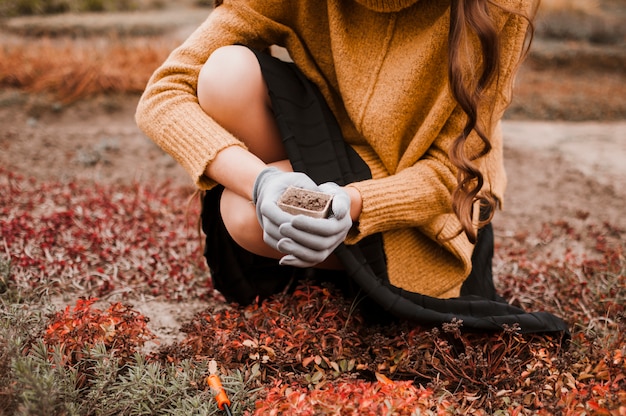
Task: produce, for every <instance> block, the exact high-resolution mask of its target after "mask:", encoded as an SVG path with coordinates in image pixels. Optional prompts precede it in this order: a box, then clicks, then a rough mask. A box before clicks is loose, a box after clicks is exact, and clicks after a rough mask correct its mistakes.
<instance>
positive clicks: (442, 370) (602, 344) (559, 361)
mask: <svg viewBox="0 0 626 416" xmlns="http://www.w3.org/2000/svg"><path fill="white" fill-rule="evenodd" d="M189 195H190V191H189V189H186V188H185V189H181V188H176V187H173V186H171V185H168V184H160V185H147V184H144V185H135V186H120V185H116V186H110V185H109V186H98V185H93V184H92V183H87V182H85V183H82V182H67V183H48V182H38V181H34V180H29V179H26V178H22V177H19V176H16V175H14V174H12V173H10V172H7V171H2V170H0V236H1V237H0V239H1V242H0V255H2V256H4V257H3V258H4V259H5V261H8V262H10V265H11V272H10V276H9V282H8V283H9V285H15V286H18V287H22V288H27V289H28V288H30V289H33V290H43V289H45V290H47V291H49V292H52V293H65V294H67V293H76V294H78V295H80V296H100V297H105V298H106V297H107V296H111V295H112V294H117V295H122V296H125V297H126V298H128V299H129V300H132V299H133V298H134V297H137V296H141V295H150V296H159V297H163V298H167V299H170V300H172V301H177V302H180V304H181V305H184V302H185V300H186V299H192V298H195V299H198V298H202V299H206V300H207V309H206V310H205V311H203V312H201V313H198V314H197V315H195V317H194V318H193V319H192V320H191V321H190V322H188V323H187V324H186V325H185V326H184V327H183V331H184V333H185V334H186V336H185V338H184V339H183V340H182V341H180V342H177V343H174V344H172V345H163V346H161V347H160V348H159V350H158V351H156V352H154V353H152V354H150V356H149V357H148V358H149V359H150V360H154V361H160V362H163V363H176V362H178V361H180V360H182V359H186V358H193V359H194V360H200V361H202V360H206V361H208V360H216V361H217V362H218V363H219V365H220V367H221V369H222V370H223V371H224V372H226V373H228V372H229V371H235V370H240V371H242V372H243V374H244V375H246V376H247V377H250V378H253V382H254V383H255V384H256V387H259V388H260V389H261V390H260V392H261V393H260V394H259V399H258V400H257V403H256V408H253V409H248V410H247V412H248V413H250V414H259V415H261V414H304V415H309V414H310V415H314V414H315V415H316V414H399V415H403V414H412V413H415V412H418V411H421V412H422V413H425V414H454V413H471V414H494V413H498V412H499V414H546V415H547V414H571V415H578V414H606V415H624V414H626V375H625V374H626V359H625V356H626V339H625V335H624V333H625V331H626V320H625V316H624V314H625V310H624V308H625V300H626V276H625V268H626V267H625V259H624V246H625V245H624V231H623V230H620V229H616V228H615V227H613V226H611V225H610V224H591V223H589V224H588V223H586V221H585V215H584V214H583V213H581V214H580V216H579V217H580V218H576V219H574V220H572V222H571V223H569V222H567V221H561V222H558V223H553V224H546V226H545V227H544V229H543V230H542V232H541V233H540V234H539V235H537V236H532V235H518V236H517V237H516V239H514V240H513V241H509V242H507V245H499V246H498V247H497V258H496V262H495V263H496V265H495V266H496V272H497V274H498V286H499V288H500V292H501V293H502V294H503V295H504V296H505V297H507V298H508V299H511V301H512V302H514V303H516V304H518V305H520V306H522V307H524V308H526V309H528V310H547V311H550V312H553V313H556V314H558V315H560V316H562V317H564V318H565V319H566V320H567V321H568V322H569V323H570V326H571V329H572V339H571V341H569V342H568V343H562V342H561V340H560V339H558V338H555V337H553V336H548V335H545V336H522V335H520V334H519V333H517V332H516V331H515V328H509V329H507V330H505V331H503V332H502V333H495V334H485V333H471V332H466V331H463V327H462V322H452V323H450V324H448V325H444V326H443V327H442V328H421V327H416V326H415V325H411V324H409V323H398V322H393V323H392V322H385V323H383V324H373V323H371V322H370V321H369V320H368V319H366V318H365V317H364V316H363V315H362V314H361V312H360V311H359V308H358V307H357V303H358V302H355V301H354V300H352V299H348V298H345V297H343V296H342V295H341V292H340V290H338V289H337V288H335V287H334V286H333V285H332V284H321V283H319V282H310V281H303V282H301V283H299V284H298V285H297V286H296V287H295V289H294V290H293V291H292V292H289V293H284V294H281V295H277V296H275V297H273V298H271V299H269V300H267V301H265V302H263V303H262V304H260V305H253V306H249V307H246V308H240V307H236V306H234V305H226V304H224V303H221V302H215V300H216V299H215V294H214V292H213V289H212V287H211V283H210V279H209V277H208V272H207V270H206V266H205V265H204V262H203V259H202V256H201V245H200V242H199V237H198V234H197V232H196V227H195V220H196V218H197V215H198V211H197V204H191V205H189V206H188V205H187V200H188V198H189ZM537 241H538V242H539V244H536V242H537ZM92 302H93V301H91V300H83V301H79V304H77V305H76V306H75V307H74V308H67V309H65V311H64V312H59V313H58V314H56V315H55V316H54V317H51V321H50V326H49V327H48V331H47V333H46V334H45V339H46V342H47V343H48V345H50V346H52V345H59V344H65V345H66V346H67V345H69V344H68V342H69V341H70V340H74V341H73V342H74V344H75V345H76V346H78V345H79V344H80V345H87V344H90V342H94V343H95V341H97V340H105V341H106V340H109V341H110V342H113V341H115V342H118V343H119V342H120V340H124V339H125V340H126V341H127V342H128V345H126V346H120V345H119V344H118V348H119V350H120V351H121V352H122V353H123V354H126V356H128V354H129V353H131V352H132V353H134V352H136V351H137V348H138V347H139V346H141V345H143V342H144V341H145V339H148V338H149V336H150V334H149V333H148V332H144V330H145V323H146V320H144V319H143V317H142V316H141V315H139V314H138V313H136V312H134V311H133V310H132V309H130V308H129V307H123V306H121V305H119V304H112V305H111V306H110V307H109V309H106V310H102V309H97V310H95V309H93V308H92V307H93V303H92ZM148 318H149V317H148ZM91 321H93V322H91ZM96 324H97V325H96ZM77 335H79V336H77ZM88 337H91V340H90V339H88ZM68 351H69V350H68ZM74 358H80V357H74ZM253 375H254V377H252V376H253Z"/></svg>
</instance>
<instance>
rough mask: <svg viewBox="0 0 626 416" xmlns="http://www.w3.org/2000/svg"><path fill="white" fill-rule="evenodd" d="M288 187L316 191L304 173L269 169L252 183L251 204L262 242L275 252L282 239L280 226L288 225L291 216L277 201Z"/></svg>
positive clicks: (315, 186)
mask: <svg viewBox="0 0 626 416" xmlns="http://www.w3.org/2000/svg"><path fill="white" fill-rule="evenodd" d="M289 186H296V187H299V188H304V189H309V190H315V191H318V190H319V189H318V187H317V184H316V183H315V182H313V180H312V179H311V178H309V177H308V176H307V175H305V174H304V173H300V172H283V171H282V170H280V169H278V168H275V167H269V168H266V169H263V170H262V171H261V173H259V176H257V178H256V180H255V181H254V188H253V190H252V202H253V203H254V204H255V205H256V215H257V218H258V220H259V224H261V228H263V241H265V243H266V244H267V245H269V246H270V247H272V248H273V249H275V250H279V248H278V242H279V241H280V240H281V239H282V238H283V236H282V235H281V233H280V231H279V227H280V226H281V225H282V224H285V223H290V222H291V220H292V219H293V215H291V214H288V213H286V212H285V211H283V210H282V209H280V208H279V207H278V204H277V201H278V199H279V198H280V197H281V195H282V194H283V192H285V190H286V189H287V188H288V187H289Z"/></svg>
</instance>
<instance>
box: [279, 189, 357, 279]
mask: <svg viewBox="0 0 626 416" xmlns="http://www.w3.org/2000/svg"><path fill="white" fill-rule="evenodd" d="M319 190H320V191H321V192H325V193H328V194H332V195H333V200H332V204H331V215H330V216H329V217H328V218H311V217H307V216H305V215H296V216H294V217H292V219H291V222H288V223H284V224H282V225H281V226H280V227H279V232H280V234H281V235H282V236H283V237H285V238H282V239H280V240H279V241H278V244H277V248H278V250H279V251H281V252H282V253H288V254H287V255H286V256H284V257H283V258H282V259H280V264H282V265H289V266H296V267H312V266H315V265H316V264H319V263H321V262H323V261H324V260H326V258H327V257H328V256H329V255H330V254H331V253H332V252H333V251H334V250H335V248H337V246H338V245H339V244H341V243H342V242H343V241H344V240H345V238H346V235H348V231H350V227H352V219H351V218H350V196H349V195H348V194H347V193H346V191H344V190H343V189H342V188H341V187H340V186H339V185H337V184H335V183H332V182H328V183H324V184H322V185H320V186H319Z"/></svg>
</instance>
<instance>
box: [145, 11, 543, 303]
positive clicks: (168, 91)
mask: <svg viewBox="0 0 626 416" xmlns="http://www.w3.org/2000/svg"><path fill="white" fill-rule="evenodd" d="M536 2H537V0H496V3H498V4H500V5H501V6H502V7H503V8H504V9H509V10H515V11H518V12H521V13H523V14H525V15H527V16H532V15H533V14H534V12H535V9H536ZM490 7H491V11H492V16H493V17H494V19H495V20H496V22H497V27H498V29H499V30H500V34H501V51H502V62H501V67H500V73H499V77H498V82H497V85H494V86H493V87H492V88H491V89H490V90H489V91H487V93H486V96H487V100H486V102H489V105H485V106H483V108H481V109H480V114H481V120H482V122H483V127H484V129H485V130H486V131H487V133H488V134H489V136H490V137H491V141H492V145H493V150H492V151H491V152H490V153H489V154H488V155H487V156H485V157H483V158H482V159H481V160H479V161H478V162H479V166H480V168H481V171H482V172H483V174H484V176H485V188H484V189H489V190H490V191H491V192H492V193H493V194H494V195H495V196H496V197H497V198H499V199H500V200H501V199H502V195H503V193H504V189H505V185H506V176H505V172H504V168H503V163H502V135H501V131H500V128H499V119H500V118H501V116H502V113H503V112H504V110H505V108H506V107H507V105H508V104H509V102H510V99H511V89H512V83H513V77H514V73H515V69H516V68H517V66H518V63H519V59H520V55H521V52H522V50H523V44H524V39H525V33H526V28H527V21H526V20H525V19H523V18H521V17H519V16H517V15H515V14H510V13H506V12H504V11H502V9H500V8H495V7H492V6H490ZM449 9H450V5H449V1H444V0H225V1H224V4H222V5H221V6H219V7H217V8H216V9H215V10H214V11H213V12H212V13H211V14H210V16H209V17H208V19H207V20H206V21H205V23H203V24H202V25H201V26H200V27H199V28H198V29H197V30H196V31H195V32H194V33H193V34H192V35H191V36H190V37H189V38H188V39H187V40H186V41H185V42H184V43H183V44H182V45H181V46H180V47H179V48H177V49H176V50H175V51H173V52H172V54H171V55H170V56H169V58H168V59H167V60H166V62H165V63H164V64H163V65H162V66H161V67H160V68H159V69H158V70H157V71H156V72H155V73H154V75H153V76H152V78H151V79H150V81H149V84H148V86H147V88H146V90H145V92H144V94H143V97H142V98H141V100H140V102H139V106H138V109H137V114H136V120H137V123H138V125H139V126H140V128H141V129H142V130H143V131H144V132H145V133H146V134H147V135H148V136H149V137H150V138H152V139H153V140H154V141H155V142H156V143H157V144H158V145H159V146H160V147H162V148H163V149H164V150H165V151H166V152H168V153H169V154H170V155H172V157H174V158H175V159H176V160H177V161H178V162H179V163H180V164H181V165H182V166H183V167H184V168H185V169H186V170H187V172H188V173H189V174H190V175H191V177H192V178H193V179H194V180H195V182H196V183H197V185H198V186H199V187H200V188H203V189H207V188H210V187H212V186H214V185H215V183H214V182H213V181H211V180H210V179H209V178H207V177H206V176H204V171H205V168H206V166H207V165H208V164H209V163H211V161H212V160H213V158H214V157H215V155H216V154H217V153H218V152H219V151H221V150H222V149H224V148H226V147H228V146H244V145H243V144H242V143H241V142H240V141H239V140H238V139H237V138H236V137H234V136H233V135H231V134H230V133H229V132H227V131H226V130H224V129H223V128H222V127H221V126H220V125H218V124H217V123H216V122H215V121H214V120H212V119H211V118H209V117H208V116H207V115H206V114H205V113H204V112H203V111H202V109H201V108H200V106H199V105H198V100H197V97H196V85H197V78H198V72H199V71H200V68H201V67H202V65H203V64H204V62H205V61H206V60H207V58H208V57H209V55H210V54H211V53H212V52H213V51H214V50H215V49H216V48H218V47H220V46H224V45H231V44H235V43H239V44H245V45H248V46H250V47H254V48H259V49H264V48H266V47H268V46H270V45H279V46H283V47H285V48H286V49H287V50H288V52H289V54H290V56H291V58H292V59H293V61H294V62H295V63H296V64H297V65H298V67H299V68H300V69H301V70H302V71H303V72H304V74H305V75H306V76H307V77H308V78H309V79H310V80H312V81H313V82H314V83H315V84H317V85H318V87H319V88H320V90H321V92H322V94H323V95H324V97H325V99H326V101H327V102H328V104H329V106H330V107H331V109H332V111H333V112H334V114H335V116H336V117H337V120H338V122H339V125H340V127H341V129H342V132H343V135H344V137H345V140H346V141H347V142H348V143H349V144H350V145H351V146H352V147H353V148H354V149H355V150H356V151H357V152H358V153H359V154H360V155H361V157H362V158H363V159H364V160H365V162H366V163H367V164H368V165H369V166H370V169H371V171H372V175H373V178H372V179H371V180H366V181H362V182H358V183H355V184H354V186H355V187H356V188H357V189H358V190H359V191H360V192H361V195H362V198H363V211H362V213H361V216H360V219H359V224H358V228H357V229H356V230H355V232H354V233H352V234H351V235H350V236H348V239H347V241H346V243H347V244H350V243H355V242H357V241H359V240H360V239H361V238H363V237H364V236H367V235H370V234H373V233H377V232H382V235H383V241H384V248H385V253H386V256H387V260H388V272H389V278H390V281H391V283H392V284H394V285H395V286H398V287H401V288H403V289H405V290H409V291H412V292H418V293H422V294H425V295H429V296H436V297H451V296H457V295H458V293H459V289H460V286H461V284H462V282H463V280H464V279H465V278H466V277H467V275H468V274H469V272H470V270H471V255H472V251H473V246H472V244H471V243H470V242H469V241H468V239H467V238H466V237H465V235H464V234H459V230H460V223H459V221H458V219H457V218H456V216H455V215H454V214H453V212H452V208H451V192H452V191H453V189H454V188H455V186H456V184H457V180H456V169H455V168H454V166H453V165H452V164H451V162H450V160H449V158H448V149H449V147H450V145H451V143H452V140H453V139H454V138H455V137H456V136H457V135H458V134H459V133H460V131H461V130H462V127H463V124H464V122H465V117H464V114H463V112H462V111H461V110H460V108H459V107H458V105H457V104H456V102H455V100H454V98H453V97H452V95H451V93H450V91H449V88H448V83H447V38H448V28H449V19H450V10H449ZM466 55H467V56H466V58H467V61H468V65H467V68H468V71H471V70H473V68H476V67H479V66H480V60H479V58H478V56H479V54H478V53H476V47H475V45H473V46H472V45H470V46H469V47H468V48H467V53H466ZM478 143H479V142H478V139H477V137H471V140H469V145H468V148H473V147H475V146H478Z"/></svg>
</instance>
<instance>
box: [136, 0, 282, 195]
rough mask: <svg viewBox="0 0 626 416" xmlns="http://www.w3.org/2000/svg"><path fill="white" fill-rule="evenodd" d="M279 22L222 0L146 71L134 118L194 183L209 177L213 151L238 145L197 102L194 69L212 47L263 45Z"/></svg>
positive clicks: (206, 182) (270, 40) (208, 182)
mask: <svg viewBox="0 0 626 416" xmlns="http://www.w3.org/2000/svg"><path fill="white" fill-rule="evenodd" d="M279 31H280V27H279V25H276V24H273V23H272V22H271V21H270V20H269V19H267V18H264V17H262V16H261V15H259V14H258V13H256V12H255V11H254V10H253V9H252V8H251V7H249V6H248V4H246V3H243V2H235V1H227V2H225V3H224V4H223V5H221V6H219V7H218V8H216V9H215V10H214V11H213V12H212V13H211V15H210V16H209V17H208V19H207V20H206V21H205V22H204V23H203V24H202V25H201V26H200V27H199V28H198V29H197V30H196V31H195V32H194V33H193V34H192V35H191V36H190V37H189V38H188V39H187V40H186V41H185V42H184V43H183V44H182V45H181V46H180V47H178V48H177V49H176V50H174V51H173V52H172V53H171V54H170V56H169V57H168V58H167V60H166V61H165V62H164V63H163V64H162V65H161V67H160V68H159V69H158V70H157V71H156V72H155V73H154V74H153V75H152V77H151V79H150V81H149V82H148V85H147V87H146V89H145V91H144V93H143V95H142V97H141V99H140V101H139V105H138V107H137V111H136V115H135V119H136V122H137V124H138V126H139V127H140V128H141V130H143V132H144V133H145V134H146V135H147V136H148V137H150V138H151V139H152V140H153V141H154V142H155V143H157V144H158V145H159V146H160V147H161V148H162V149H163V150H165V151H166V152H167V153H169V154H170V155H171V156H172V157H173V158H174V159H175V160H176V161H177V162H178V163H179V164H180V165H181V166H182V167H183V168H185V170H186V171H187V172H188V173H189V175H190V176H191V178H192V179H193V180H194V182H195V183H196V184H197V186H198V187H200V188H204V189H206V188H210V187H212V186H213V185H214V182H213V181H212V180H210V179H209V178H208V177H206V176H205V175H204V172H205V169H206V167H207V165H208V164H209V163H210V162H211V161H212V160H213V159H214V158H215V156H216V155H217V153H219V152H220V151H221V150H223V149H225V148H227V147H230V146H242V147H245V146H244V144H243V143H242V142H241V141H240V140H238V139H237V138H236V137H234V136H233V135H232V134H230V133H229V132H228V131H226V130H225V129H224V128H222V127H221V126H220V125H219V124H218V123H217V122H215V121H214V120H213V119H211V118H210V117H209V116H208V115H207V114H206V113H204V111H203V110H202V109H201V107H200V106H199V104H198V98H197V95H196V88H197V82H198V74H199V72H200V69H201V68H202V66H203V65H204V63H205V62H206V60H207V59H208V57H209V55H210V54H211V53H212V52H213V51H214V50H216V49H217V48H219V47H221V46H224V45H232V44H236V43H242V44H246V45H249V46H252V47H257V48H265V47H267V46H269V45H270V44H271V43H273V40H274V38H276V37H278V36H280V35H279Z"/></svg>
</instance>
